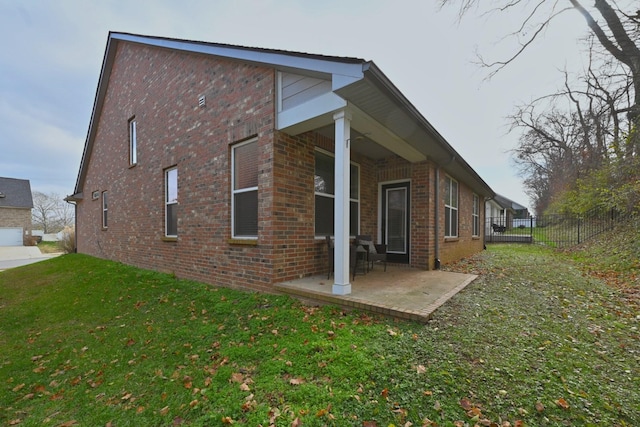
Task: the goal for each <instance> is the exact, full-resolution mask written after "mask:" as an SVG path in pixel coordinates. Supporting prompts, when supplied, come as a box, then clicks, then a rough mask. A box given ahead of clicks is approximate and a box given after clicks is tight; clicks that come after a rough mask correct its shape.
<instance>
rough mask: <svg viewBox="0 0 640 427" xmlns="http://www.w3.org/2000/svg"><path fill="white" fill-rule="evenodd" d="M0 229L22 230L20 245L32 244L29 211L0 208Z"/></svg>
mask: <svg viewBox="0 0 640 427" xmlns="http://www.w3.org/2000/svg"><path fill="white" fill-rule="evenodd" d="M0 227H6V228H18V227H20V228H22V244H23V245H25V246H29V245H32V244H33V241H32V239H31V209H24V208H5V207H3V208H0Z"/></svg>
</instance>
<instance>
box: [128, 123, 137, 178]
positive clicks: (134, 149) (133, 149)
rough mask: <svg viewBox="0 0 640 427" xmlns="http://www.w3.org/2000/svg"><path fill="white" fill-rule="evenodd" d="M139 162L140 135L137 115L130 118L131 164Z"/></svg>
mask: <svg viewBox="0 0 640 427" xmlns="http://www.w3.org/2000/svg"><path fill="white" fill-rule="evenodd" d="M136 163H138V137H137V134H136V119H135V117H134V118H132V119H131V120H129V165H131V166H133V165H135V164H136Z"/></svg>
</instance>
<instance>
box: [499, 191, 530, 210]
mask: <svg viewBox="0 0 640 427" xmlns="http://www.w3.org/2000/svg"><path fill="white" fill-rule="evenodd" d="M493 200H494V201H495V202H496V203H498V204H499V205H500V206H501V207H502V208H504V209H510V210H512V211H514V212H515V211H520V210H523V209H527V208H526V207H525V206H522V205H521V204H519V203H516V202H514V201H513V200H511V199H509V198H507V197H504V196H502V195H500V194H496V195H495V196H494V198H493Z"/></svg>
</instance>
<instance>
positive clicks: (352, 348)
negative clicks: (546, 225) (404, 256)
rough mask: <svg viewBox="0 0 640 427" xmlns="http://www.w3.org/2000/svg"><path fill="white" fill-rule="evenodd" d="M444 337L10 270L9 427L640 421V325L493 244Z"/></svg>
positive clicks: (212, 297) (622, 308)
mask: <svg viewBox="0 0 640 427" xmlns="http://www.w3.org/2000/svg"><path fill="white" fill-rule="evenodd" d="M450 268H455V269H456V270H458V271H467V272H475V273H479V274H480V277H479V279H477V280H476V281H475V282H474V283H472V284H471V285H470V286H468V287H467V288H466V289H465V290H464V291H463V292H462V293H461V294H459V295H457V296H456V297H454V298H453V299H452V300H451V301H449V302H448V303H447V304H445V305H444V306H443V307H441V308H440V309H439V310H438V311H437V312H436V313H435V315H434V318H433V320H432V321H430V322H429V323H428V324H427V325H423V324H417V323H411V322H404V321H396V320H393V319H387V318H381V317H375V316H372V315H369V314H365V313H357V312H352V313H345V312H343V311H342V310H340V309H338V308H335V307H320V308H319V307H310V306H305V305H302V304H300V303H299V302H297V301H295V300H293V299H291V298H289V297H286V296H273V295H262V294H256V293H243V292H239V291H234V290H229V289H222V288H214V287H210V286H207V285H204V284H200V283H195V282H189V281H183V280H177V279H176V278H174V277H171V276H169V275H164V274H159V273H154V272H149V271H145V270H139V269H136V268H132V267H128V266H125V265H122V264H118V263H112V262H108V261H104V260H99V259H95V258H92V257H88V256H84V255H79V254H70V255H64V256H61V257H57V258H54V259H51V260H47V261H43V262H39V263H36V264H31V265H28V266H25V267H20V268H15V269H10V270H6V271H4V272H2V273H0V325H1V328H0V424H3V425H20V426H74V425H78V426H171V425H185V426H215V425H232V424H237V425H250V426H258V425H262V426H265V427H266V426H269V425H273V426H323V425H335V426H345V425H354V426H385V427H386V426H390V425H394V426H474V425H480V426H490V425H496V426H525V425H526V426H567V425H572V426H573V425H582V426H589V425H594V426H596V425H598V426H599V425H606V426H637V425H640V339H639V338H640V331H639V330H638V327H639V326H640V313H639V312H638V306H636V305H632V304H629V303H628V301H627V300H626V299H625V298H624V294H623V293H621V292H619V291H618V290H616V289H614V288H611V287H608V286H607V285H605V284H604V282H602V281H601V280H599V279H598V278H594V277H592V276H590V275H586V274H583V273H582V270H581V269H580V268H579V266H578V264H577V263H576V262H575V261H573V260H572V259H571V258H570V257H569V256H568V255H566V254H558V253H556V252H552V251H550V250H548V249H543V248H540V247H537V246H533V245H529V246H524V245H493V246H490V247H489V250H487V251H485V252H483V253H482V254H480V255H478V256H477V257H474V258H472V259H470V260H467V261H465V262H462V263H459V264H458V265H456V266H452V267H450Z"/></svg>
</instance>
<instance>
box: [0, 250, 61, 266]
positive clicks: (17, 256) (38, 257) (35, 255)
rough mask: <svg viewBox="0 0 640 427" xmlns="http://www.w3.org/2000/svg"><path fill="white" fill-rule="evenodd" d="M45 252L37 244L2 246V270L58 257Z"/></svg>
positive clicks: (0, 256)
mask: <svg viewBox="0 0 640 427" xmlns="http://www.w3.org/2000/svg"><path fill="white" fill-rule="evenodd" d="M58 255H60V254H58V253H55V254H43V253H42V252H40V249H38V247H36V246H0V271H2V270H6V269H8V268H14V267H20V266H22V265H27V264H33V263H34V262H38V261H44V260H45V259H50V258H53V257H56V256H58Z"/></svg>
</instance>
